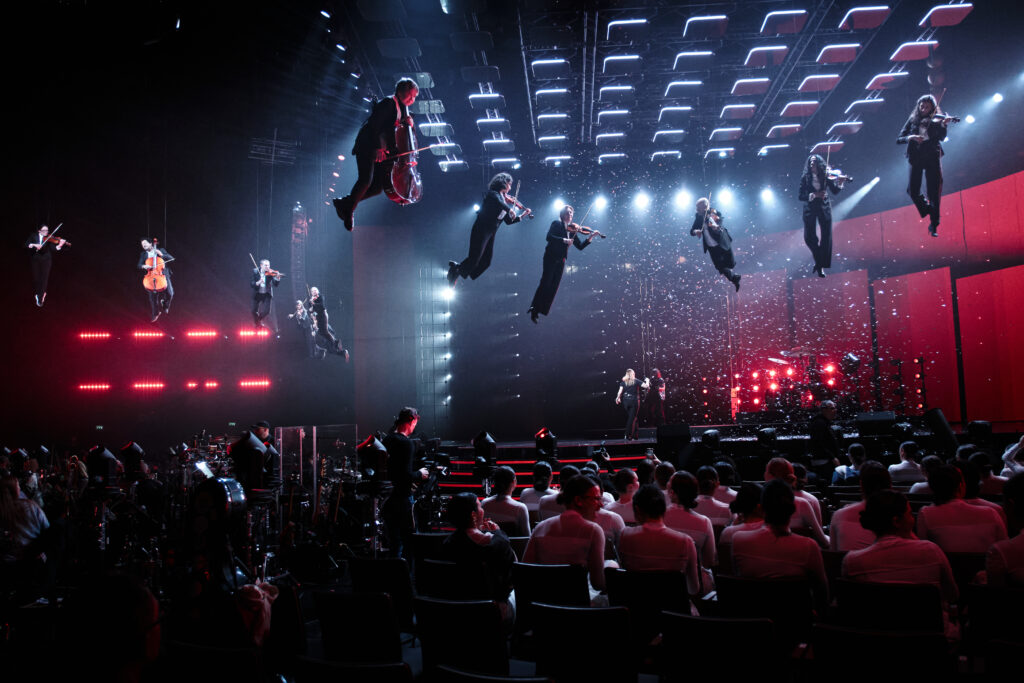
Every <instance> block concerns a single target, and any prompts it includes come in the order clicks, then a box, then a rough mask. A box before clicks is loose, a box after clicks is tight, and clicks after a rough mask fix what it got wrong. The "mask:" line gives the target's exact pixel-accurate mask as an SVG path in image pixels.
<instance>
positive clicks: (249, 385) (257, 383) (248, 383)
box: [238, 379, 270, 389]
mask: <svg viewBox="0 0 1024 683" xmlns="http://www.w3.org/2000/svg"><path fill="white" fill-rule="evenodd" d="M238 386H239V387H241V388H242V389H266V388H267V387H269V386H270V380H269V379H243V380H241V381H240V382H239V383H238Z"/></svg>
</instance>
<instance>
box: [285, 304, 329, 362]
mask: <svg viewBox="0 0 1024 683" xmlns="http://www.w3.org/2000/svg"><path fill="white" fill-rule="evenodd" d="M288 319H289V320H291V321H292V322H293V323H295V327H296V328H298V330H299V334H300V335H301V336H302V341H303V343H304V344H305V345H306V355H308V356H309V357H310V358H316V357H317V356H318V353H320V352H319V350H318V349H317V347H316V342H315V340H314V337H315V336H316V332H315V331H314V330H313V317H312V316H311V315H310V314H309V311H308V310H307V309H306V304H304V303H303V302H302V301H301V300H299V301H296V302H295V312H294V313H289V314H288ZM325 355H326V354H325ZM320 357H321V358H323V357H324V356H323V355H321V356H320Z"/></svg>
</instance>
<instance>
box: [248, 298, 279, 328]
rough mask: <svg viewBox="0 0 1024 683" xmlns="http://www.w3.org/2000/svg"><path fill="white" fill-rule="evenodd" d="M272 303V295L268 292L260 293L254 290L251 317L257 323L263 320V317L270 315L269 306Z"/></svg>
mask: <svg viewBox="0 0 1024 683" xmlns="http://www.w3.org/2000/svg"><path fill="white" fill-rule="evenodd" d="M273 303H274V295H273V294H271V293H270V292H267V293H265V294H260V293H259V292H256V293H254V294H253V295H252V318H253V321H255V323H256V324H257V325H259V324H260V323H261V322H263V319H264V318H266V317H267V316H268V315H270V306H271V305H272V304H273Z"/></svg>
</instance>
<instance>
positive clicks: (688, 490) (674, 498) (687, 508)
mask: <svg viewBox="0 0 1024 683" xmlns="http://www.w3.org/2000/svg"><path fill="white" fill-rule="evenodd" d="M668 490H669V499H670V500H671V502H672V504H671V505H669V507H668V510H666V511H665V526H667V527H668V528H670V529H675V530H676V531H679V532H681V533H684V534H686V535H687V536H689V537H690V538H692V539H693V544H694V546H696V548H697V557H698V558H699V559H700V563H701V568H702V571H703V577H704V585H705V587H707V588H708V589H710V588H711V587H713V586H714V578H713V576H712V574H711V569H712V568H713V567H715V566H717V565H718V549H717V548H716V547H715V530H714V526H713V525H712V524H711V520H710V519H708V518H707V517H705V516H704V515H702V514H700V513H699V512H697V510H696V507H697V492H698V491H699V490H700V489H699V488H698V485H697V478H696V477H695V476H693V475H692V474H690V473H689V472H687V471H686V470H680V471H679V472H676V473H675V474H673V475H672V478H671V479H670V480H669V487H668Z"/></svg>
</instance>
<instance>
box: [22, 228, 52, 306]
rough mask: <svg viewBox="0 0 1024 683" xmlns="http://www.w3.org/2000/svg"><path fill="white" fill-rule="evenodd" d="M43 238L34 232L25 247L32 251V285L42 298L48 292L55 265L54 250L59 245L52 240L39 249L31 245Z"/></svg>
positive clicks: (30, 261) (26, 241)
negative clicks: (51, 268)
mask: <svg viewBox="0 0 1024 683" xmlns="http://www.w3.org/2000/svg"><path fill="white" fill-rule="evenodd" d="M40 242H42V238H41V237H40V236H39V233H38V232H34V233H32V234H31V235H30V236H29V238H28V239H27V240H25V248H26V249H28V250H29V251H30V252H31V255H30V257H29V259H30V260H29V263H30V265H31V266H32V287H33V288H34V289H35V294H36V296H37V297H39V298H40V299H41V298H42V296H43V295H44V294H46V285H47V283H48V282H49V281H50V267H51V266H52V265H53V252H54V251H56V250H57V247H56V246H55V245H54V244H53V243H52V242H45V243H43V246H42V247H40V248H39V249H33V248H32V246H31V245H33V244H39V243H40Z"/></svg>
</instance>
